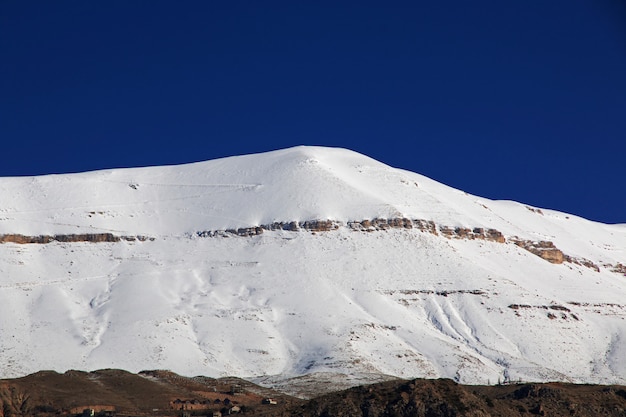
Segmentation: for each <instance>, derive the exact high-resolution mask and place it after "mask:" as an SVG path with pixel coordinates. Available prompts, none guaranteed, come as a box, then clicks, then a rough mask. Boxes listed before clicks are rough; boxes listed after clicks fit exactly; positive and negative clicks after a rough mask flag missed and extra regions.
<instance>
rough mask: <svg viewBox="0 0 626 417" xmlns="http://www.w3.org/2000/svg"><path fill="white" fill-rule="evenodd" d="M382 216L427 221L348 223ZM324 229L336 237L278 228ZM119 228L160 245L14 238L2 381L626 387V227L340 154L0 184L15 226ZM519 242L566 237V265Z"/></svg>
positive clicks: (48, 231)
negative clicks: (44, 377)
mask: <svg viewBox="0 0 626 417" xmlns="http://www.w3.org/2000/svg"><path fill="white" fill-rule="evenodd" d="M376 218H383V219H398V218H402V219H408V220H409V221H410V223H411V224H412V225H413V227H411V228H404V227H390V228H386V229H385V230H373V228H370V229H369V230H370V231H365V230H364V229H367V227H354V226H351V224H352V223H350V222H361V221H363V220H372V219H376ZM307 220H332V221H333V223H332V224H333V227H332V228H331V229H332V230H327V231H326V230H312V229H310V228H309V230H306V229H304V228H300V229H299V230H280V229H278V230H270V228H269V226H268V225H271V224H272V223H276V222H284V223H289V222H300V224H301V225H302V222H304V221H307ZM417 220H423V221H432V222H433V224H434V225H435V230H434V232H435V233H433V232H432V231H427V230H420V228H419V227H417V225H418V223H417ZM262 225H264V228H263V229H262V230H260V231H259V230H258V229H257V233H258V234H254V235H252V236H237V235H236V234H235V233H231V232H225V231H226V230H228V229H237V228H253V227H260V226H262ZM455 228H468V229H469V230H474V229H475V228H482V229H485V230H486V229H495V230H497V231H498V232H499V233H501V236H502V237H503V239H500V241H496V240H490V239H483V238H472V237H471V236H470V237H468V236H466V235H464V234H463V233H460V232H454V233H446V230H448V231H450V230H455ZM458 230H461V229H458ZM202 232H204V233H202ZM102 233H110V234H112V235H115V236H127V237H134V236H146V237H148V238H149V239H145V240H131V239H129V240H124V239H122V240H120V241H112V242H97V243H95V242H73V241H59V240H63V239H60V238H59V239H56V240H55V239H52V241H51V242H49V243H44V244H38V243H26V244H20V243H14V242H13V241H11V239H5V240H6V242H5V243H2V244H0V377H15V376H21V375H24V374H28V373H31V372H35V371H38V370H41V369H55V370H59V371H63V370H67V369H84V370H93V369H99V368H123V369H126V370H129V371H139V370H143V369H155V368H161V369H171V370H173V371H175V372H177V373H181V374H186V375H199V374H203V375H207V376H224V375H236V376H241V377H248V378H252V377H257V380H264V381H266V382H268V381H269V382H268V383H278V381H280V380H281V379H284V378H289V377H296V376H299V375H305V374H311V373H320V374H322V373H324V374H325V375H328V374H329V373H330V374H335V373H336V374H339V373H343V374H348V375H353V376H354V375H394V376H401V377H451V378H454V379H456V380H457V381H460V382H465V383H487V382H491V383H495V382H497V380H498V379H505V378H510V379H512V380H517V379H518V378H521V379H523V380H566V381H575V382H595V383H609V382H610V383H621V384H624V383H626V360H625V359H624V358H626V343H625V341H626V276H625V272H626V271H624V270H622V269H620V268H621V267H620V265H624V264H626V225H606V224H601V223H596V222H591V221H588V220H585V219H582V218H579V217H576V216H572V215H568V214H565V213H559V212H555V211H551V210H539V209H536V208H534V207H529V206H526V205H524V204H519V203H515V202H509V201H491V200H488V199H484V198H480V197H476V196H472V195H469V194H467V193H464V192H462V191H458V190H455V189H453V188H450V187H447V186H445V185H442V184H440V183H437V182H436V181H433V180H431V179H428V178H426V177H424V176H421V175H419V174H415V173H412V172H408V171H403V170H398V169H394V168H392V167H389V166H386V165H384V164H382V163H380V162H377V161H375V160H373V159H371V158H368V157H365V156H363V155H360V154H357V153H355V152H352V151H348V150H345V149H334V148H320V147H296V148H290V149H285V150H279V151H274V152H269V153H265V154H258V155H247V156H237V157H231V158H224V159H219V160H213V161H207V162H201V163H195V164H188V165H180V166H166V167H150V168H135V169H118V170H108V171H97V172H89V173H81V174H69V175H50V176H41V177H20V178H2V179H0V235H5V236H6V235H13V234H19V235H24V236H40V235H45V236H50V237H54V236H55V235H56V236H58V235H70V234H102ZM516 241H518V242H535V243H536V242H539V241H544V242H548V241H549V242H552V243H551V244H552V245H553V246H554V248H555V249H557V250H558V251H559V252H561V253H562V254H563V255H564V256H565V261H564V262H562V263H551V262H548V261H547V260H546V259H543V258H542V257H540V256H537V254H535V253H532V252H531V251H529V250H526V249H524V248H522V247H521V246H520V245H519V244H515V242H516Z"/></svg>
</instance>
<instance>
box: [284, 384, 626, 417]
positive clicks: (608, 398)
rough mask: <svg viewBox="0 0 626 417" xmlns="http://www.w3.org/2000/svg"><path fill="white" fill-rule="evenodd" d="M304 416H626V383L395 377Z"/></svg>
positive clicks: (320, 404) (301, 412) (336, 397)
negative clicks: (509, 382)
mask: <svg viewBox="0 0 626 417" xmlns="http://www.w3.org/2000/svg"><path fill="white" fill-rule="evenodd" d="M290 415H291V416H302V417H309V416H310V417H313V416H320V417H322V416H323V417H330V416H333V417H342V416H346V417H347V416H351V417H352V416H364V417H365V416H366V417H456V416H463V417H496V416H502V417H514V416H533V415H539V416H578V417H592V416H593V417H596V416H615V417H617V416H622V417H623V416H626V387H623V386H598V385H573V384H563V383H547V384H512V385H498V386H470V385H459V384H456V383H455V382H453V381H451V380H449V379H439V380H414V381H408V382H407V381H402V382H398V381H391V382H384V383H380V384H376V385H372V386H364V387H356V388H351V389H349V390H346V391H342V392H338V393H333V394H329V395H326V396H323V397H318V398H314V399H312V400H310V401H309V402H308V403H306V404H304V405H302V406H301V407H300V408H299V409H298V410H297V411H294V412H292V413H291V414H290Z"/></svg>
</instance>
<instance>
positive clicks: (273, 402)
mask: <svg viewBox="0 0 626 417" xmlns="http://www.w3.org/2000/svg"><path fill="white" fill-rule="evenodd" d="M262 403H263V404H271V405H276V404H278V401H276V400H275V399H273V398H264V399H263V401H262Z"/></svg>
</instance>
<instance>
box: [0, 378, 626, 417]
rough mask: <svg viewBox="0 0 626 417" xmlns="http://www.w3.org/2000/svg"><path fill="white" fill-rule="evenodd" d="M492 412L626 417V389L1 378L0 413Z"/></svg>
mask: <svg viewBox="0 0 626 417" xmlns="http://www.w3.org/2000/svg"><path fill="white" fill-rule="evenodd" d="M91 414H93V415H95V416H98V415H99V416H180V417H183V416H185V417H186V416H189V417H191V416H211V417H213V416H220V415H228V414H241V415H242V416H243V415H250V416H280V417H318V416H319V417H331V416H332V417H344V416H345V417H356V416H363V417H453V416H454V417H456V416H459V417H460V416H464V417H490V416H493V417H495V416H502V417H504V416H506V417H510V416H513V417H514V416H529V417H530V416H533V415H538V416H578V417H592V416H593V417H596V416H616V417H617V416H621V417H623V416H626V387H624V386H599V385H572V384H563V383H547V384H510V385H497V386H468V385H459V384H456V383H455V382H453V381H451V380H447V379H439V380H421V379H417V380H413V381H389V382H383V383H379V384H374V385H368V386H362V387H356V388H351V389H348V390H345V391H339V392H335V393H331V394H327V395H324V396H320V397H317V398H314V399H312V400H309V401H305V400H302V399H298V398H294V397H290V396H288V395H285V394H281V393H278V392H276V391H272V390H269V389H266V388H263V387H259V386H257V385H254V384H252V383H249V382H246V381H243V380H241V379H237V378H221V379H212V378H206V377H194V378H188V377H182V376H179V375H176V374H174V373H172V372H167V371H146V372H141V373H139V374H131V373H128V372H125V371H120V370H110V369H109V370H101V371H95V372H89V373H87V372H79V371H68V372H66V373H64V374H58V373H56V372H51V371H45V372H38V373H36V374H33V375H30V376H27V377H24V378H19V379H12V380H2V381H0V417H30V416H33V417H34V416H41V417H52V416H77V415H84V416H87V415H91Z"/></svg>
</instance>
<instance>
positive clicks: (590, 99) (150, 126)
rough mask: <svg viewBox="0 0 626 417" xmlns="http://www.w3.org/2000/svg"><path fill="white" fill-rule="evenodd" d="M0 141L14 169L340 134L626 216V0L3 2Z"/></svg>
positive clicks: (508, 195) (502, 194)
mask: <svg viewBox="0 0 626 417" xmlns="http://www.w3.org/2000/svg"><path fill="white" fill-rule="evenodd" d="M0 143H1V146H2V148H1V149H0V155H2V160H1V163H0V176H14V175H35V174H44V173H63V172H77V171H86V170H94V169H101V168H114V167H131V166H146V165H160V164H178V163H185V162H193V161H199V160H207V159H214V158H218V157H223V156H230V155H237V154H248V153H255V152H261V151H268V150H273V149H278V148H284V147H290V146H294V145H299V144H308V145H325V146H338V147H345V148H349V149H353V150H355V151H358V152H360V153H363V154H366V155H368V156H370V157H372V158H375V159H377V160H380V161H382V162H385V163H387V164H389V165H392V166H396V167H400V168H405V169H408V170H411V171H415V172H419V173H421V174H424V175H427V176H429V177H431V178H433V179H435V180H438V181H441V182H443V183H446V184H448V185H451V186H453V187H455V188H459V189H462V190H464V191H467V192H469V193H473V194H477V195H480V196H484V197H488V198H492V199H512V200H517V201H521V202H524V203H527V204H532V205H536V206H539V207H544V208H553V209H557V210H561V211H565V212H568V213H573V214H577V215H581V216H583V217H587V218H590V219H592V220H598V221H603V222H608V223H616V222H618V223H626V6H625V5H624V2H622V1H621V0H586V1H581V0H547V1H544V0H536V1H535V0H519V1H502V0H493V1H487V0H475V1H465V0H459V1H445V0H444V1H428V2H426V1H424V2H421V1H416V0H415V1H390V2H382V1H354V2H351V1H284V2H275V1H258V0H254V1H236V0H235V1H220V2H218V1H201V0H198V1H158V0H149V1H148V0H145V1H140V0H132V1H128V0H123V1H116V0H107V1H84V0H80V1H78V0H77V1H69V0H67V1H64V0H59V1H48V0H45V1H22V0H2V1H0ZM0 198H2V199H5V198H10V196H5V195H1V196H0Z"/></svg>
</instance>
